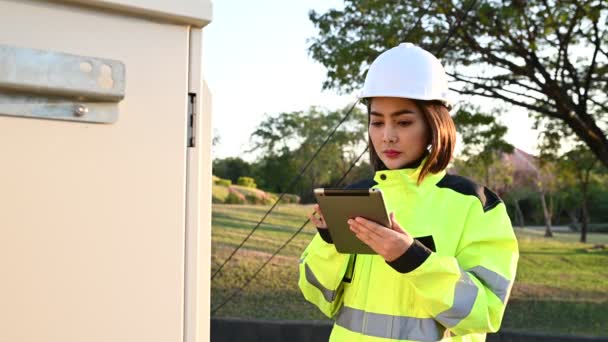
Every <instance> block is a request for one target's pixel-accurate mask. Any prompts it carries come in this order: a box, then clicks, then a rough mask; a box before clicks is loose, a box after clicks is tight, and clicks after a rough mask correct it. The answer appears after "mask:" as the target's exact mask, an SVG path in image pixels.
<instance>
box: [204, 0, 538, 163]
mask: <svg viewBox="0 0 608 342" xmlns="http://www.w3.org/2000/svg"><path fill="white" fill-rule="evenodd" d="M342 7H343V2H342V1H337V0H307V1H302V0H300V1H298V0H291V1H285V0H264V1H251V0H216V1H214V2H213V21H212V22H211V24H209V25H208V26H207V27H205V28H204V30H203V68H204V78H205V80H206V81H207V84H208V85H209V88H210V89H211V93H212V106H213V107H212V113H213V114H212V115H213V118H212V121H213V129H214V132H215V134H217V135H219V138H220V142H219V144H218V145H217V146H215V147H214V148H213V153H214V158H226V157H241V158H243V159H245V160H247V161H249V162H252V161H254V160H255V158H256V154H255V153H247V152H246V151H247V150H248V149H249V148H250V139H249V137H250V136H251V133H252V132H253V131H254V129H255V128H256V127H257V125H258V124H259V123H260V122H261V121H262V120H263V119H264V115H265V114H268V115H275V114H278V113H281V112H289V111H297V110H306V109H308V108H309V107H310V106H312V105H315V106H320V107H325V108H327V109H338V108H344V107H345V106H347V105H348V104H349V103H352V102H353V101H355V100H356V95H357V94H356V93H353V94H346V95H338V94H337V92H335V91H332V90H325V91H323V90H322V84H323V81H324V80H325V78H326V70H325V68H324V67H323V66H322V65H321V64H320V63H318V62H316V61H314V60H313V59H312V57H310V56H309V53H308V51H307V48H308V46H309V43H307V40H308V39H310V38H311V37H314V36H315V35H317V31H316V30H315V28H314V26H313V24H312V23H311V22H310V20H309V19H308V13H309V11H310V10H311V9H314V10H316V11H317V12H321V13H324V12H326V11H327V10H328V9H330V8H342ZM477 104H479V105H481V106H482V108H483V107H485V106H491V101H488V100H485V101H481V102H478V103H477ZM502 122H503V123H507V124H508V126H509V132H508V133H507V136H506V140H507V141H508V142H510V143H511V144H513V145H514V146H515V147H517V148H520V149H522V150H524V151H526V152H531V153H533V152H535V151H536V139H537V133H536V132H534V131H532V130H531V125H532V123H531V121H530V120H529V119H528V117H527V113H526V112H525V111H524V110H521V109H517V108H513V109H511V110H509V111H508V112H507V113H506V115H504V116H503V117H502ZM328 133H329V132H328Z"/></svg>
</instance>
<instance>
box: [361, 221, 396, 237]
mask: <svg viewBox="0 0 608 342" xmlns="http://www.w3.org/2000/svg"><path fill="white" fill-rule="evenodd" d="M354 221H355V222H356V223H358V224H360V225H361V226H362V227H363V228H364V229H366V230H368V231H369V232H370V234H373V235H376V236H377V237H383V236H386V231H387V230H390V229H387V227H384V226H383V225H380V224H378V223H376V222H374V221H370V220H368V219H366V218H363V217H356V218H355V220H354Z"/></svg>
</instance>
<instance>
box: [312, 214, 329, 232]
mask: <svg viewBox="0 0 608 342" xmlns="http://www.w3.org/2000/svg"><path fill="white" fill-rule="evenodd" d="M308 218H310V221H311V222H312V223H313V224H314V225H315V226H317V227H319V228H325V227H326V225H325V223H324V222H322V221H321V220H319V218H318V217H316V216H315V215H314V213H312V214H308Z"/></svg>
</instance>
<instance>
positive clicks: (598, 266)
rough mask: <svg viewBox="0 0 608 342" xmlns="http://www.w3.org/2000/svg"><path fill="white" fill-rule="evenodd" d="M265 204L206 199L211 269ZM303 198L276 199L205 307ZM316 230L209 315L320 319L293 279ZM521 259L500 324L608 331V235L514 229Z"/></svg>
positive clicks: (297, 222) (263, 254)
mask: <svg viewBox="0 0 608 342" xmlns="http://www.w3.org/2000/svg"><path fill="white" fill-rule="evenodd" d="M268 208H269V207H268V206H253V205H218V204H214V205H213V221H212V225H213V231H212V272H214V271H215V270H216V269H217V268H218V267H219V265H220V263H222V262H223V261H224V260H226V258H227V257H228V255H229V254H230V253H231V252H232V250H234V248H235V247H236V246H237V245H238V244H239V243H240V242H241V241H242V239H243V238H244V237H245V236H246V235H247V234H248V233H249V231H250V230H251V229H252V228H253V227H254V226H255V224H256V223H257V222H258V221H259V220H260V219H261V218H262V216H263V215H264V213H265V212H266V210H267V209H268ZM308 211H311V209H310V206H302V205H281V206H279V207H278V209H275V211H274V212H273V213H272V214H271V215H270V216H269V217H268V218H267V220H266V223H265V224H263V225H262V226H261V227H260V228H258V231H256V232H255V234H253V236H252V237H251V238H250V240H249V241H248V242H247V243H246V244H245V246H244V248H243V249H241V250H240V251H239V252H238V253H237V254H236V255H235V256H234V257H233V259H232V261H231V262H229V263H228V264H227V265H226V266H225V267H224V269H223V270H222V273H221V274H220V275H219V276H217V277H216V279H214V280H213V281H212V294H211V303H212V309H213V308H215V307H217V306H218V305H219V304H220V303H222V302H223V301H224V300H225V299H226V298H227V296H228V295H230V294H231V293H232V291H234V290H235V289H237V288H238V287H239V286H241V285H242V284H243V283H244V282H245V281H246V280H247V279H249V278H250V277H251V276H252V275H253V273H254V272H255V271H256V270H257V268H258V267H259V266H260V265H262V264H263V263H264V261H266V259H267V258H268V257H270V255H271V254H272V253H273V252H274V251H275V250H276V249H277V248H278V247H279V246H280V245H281V244H282V243H283V242H284V241H286V240H287V239H288V238H289V237H290V236H291V235H292V234H293V232H295V231H296V230H297V229H298V228H299V227H300V226H301V225H302V223H304V221H305V220H306V213H307V212H308ZM315 233H316V230H315V229H314V228H313V227H312V226H311V225H308V226H307V227H305V229H304V230H303V232H302V233H301V234H299V235H298V236H297V237H296V239H295V240H294V241H292V243H291V244H289V245H288V246H287V247H286V248H285V249H284V250H283V251H282V252H281V253H280V254H279V255H278V256H277V257H276V258H274V259H273V260H272V261H271V263H270V264H269V265H267V266H266V268H265V269H264V270H263V271H262V272H261V273H260V274H259V275H258V277H257V278H256V279H255V280H254V281H253V282H252V283H251V284H249V286H248V287H247V288H246V289H245V290H244V291H243V293H242V294H241V295H239V296H237V297H235V298H234V299H233V300H232V301H231V302H229V303H228V304H227V305H225V306H224V307H223V308H222V309H221V310H219V311H218V312H216V313H215V314H214V316H216V317H241V318H256V319H296V320H302V319H314V320H324V319H327V318H325V316H323V315H322V314H321V313H320V312H319V311H318V310H317V309H316V308H315V307H313V306H312V305H311V304H309V303H307V302H306V301H304V299H303V297H302V295H301V294H300V291H299V289H298V286H297V276H298V271H297V267H298V258H299V256H300V254H301V253H302V251H303V250H304V248H305V247H306V245H307V244H308V242H309V241H310V239H311V238H312V237H313V236H314V234H315ZM516 234H517V236H518V240H519V245H520V262H519V268H518V274H517V279H516V282H515V286H514V288H513V292H512V294H511V300H510V302H509V305H508V307H507V311H506V313H505V318H504V320H503V328H508V329H510V330H526V331H536V332H547V333H552V334H555V333H563V334H577V335H596V336H597V335H601V336H608V324H605V323H604V322H605V320H606V317H608V267H607V266H608V250H605V249H604V250H598V249H593V248H592V247H593V245H594V244H608V235H606V234H604V235H602V234H589V235H588V241H589V243H587V244H581V243H578V242H577V241H578V238H579V236H578V234H571V233H556V234H555V235H556V236H555V238H553V239H545V238H543V237H542V234H543V231H541V230H537V229H529V228H524V229H516Z"/></svg>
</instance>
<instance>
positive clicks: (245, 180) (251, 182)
mask: <svg viewBox="0 0 608 342" xmlns="http://www.w3.org/2000/svg"><path fill="white" fill-rule="evenodd" d="M236 184H238V185H240V186H244V187H247V188H254V189H255V188H257V187H258V186H257V185H256V184H255V179H253V178H251V177H239V179H238V180H237V181H236Z"/></svg>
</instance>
